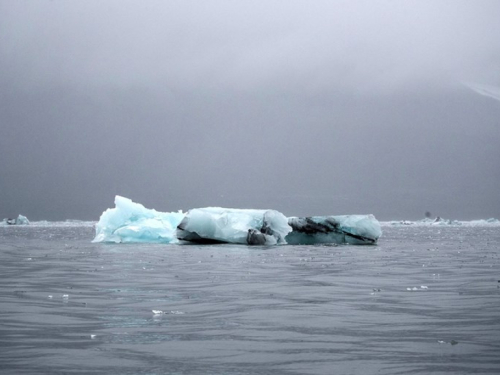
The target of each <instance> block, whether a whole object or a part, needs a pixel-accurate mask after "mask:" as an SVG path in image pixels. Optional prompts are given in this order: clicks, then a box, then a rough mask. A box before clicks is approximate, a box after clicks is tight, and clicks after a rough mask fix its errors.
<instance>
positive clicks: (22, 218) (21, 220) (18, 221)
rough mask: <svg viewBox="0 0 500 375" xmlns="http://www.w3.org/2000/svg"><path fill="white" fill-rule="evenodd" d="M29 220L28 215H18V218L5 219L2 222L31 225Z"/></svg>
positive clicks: (5, 223)
mask: <svg viewBox="0 0 500 375" xmlns="http://www.w3.org/2000/svg"><path fill="white" fill-rule="evenodd" d="M29 223H30V222H29V220H28V218H27V217H26V216H23V215H18V216H17V219H3V220H2V224H4V225H29Z"/></svg>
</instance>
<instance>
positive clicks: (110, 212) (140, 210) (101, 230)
mask: <svg viewBox="0 0 500 375" xmlns="http://www.w3.org/2000/svg"><path fill="white" fill-rule="evenodd" d="M183 218H184V214H183V213H182V212H158V211H156V210H153V209H147V208H145V207H144V206H143V205H142V204H139V203H134V202H132V201H131V200H130V199H128V198H124V197H121V196H119V195H117V196H116V197H115V208H109V209H107V210H106V211H104V212H103V213H102V215H101V217H100V219H99V222H98V223H97V225H96V236H95V238H94V240H93V241H92V242H115V243H126V242H148V243H172V242H177V237H176V235H175V229H176V227H177V225H178V224H179V223H180V222H181V220H182V219H183Z"/></svg>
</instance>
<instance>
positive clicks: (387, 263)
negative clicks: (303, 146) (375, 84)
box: [0, 222, 500, 374]
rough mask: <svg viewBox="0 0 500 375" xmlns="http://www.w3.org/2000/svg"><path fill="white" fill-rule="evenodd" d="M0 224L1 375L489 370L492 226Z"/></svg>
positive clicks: (495, 331) (497, 343)
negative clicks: (128, 234)
mask: <svg viewBox="0 0 500 375" xmlns="http://www.w3.org/2000/svg"><path fill="white" fill-rule="evenodd" d="M93 224H95V223H78V222H74V223H71V222H70V223H44V224H40V225H30V226H9V227H6V226H5V227H0V373H1V374H470V373H481V374H497V373H499V372H500V228H499V227H498V226H491V227H488V226H478V227H467V226H465V227H464V226H462V227H458V226H455V227H454V226H452V227H434V226H427V227H425V226H423V227H418V226H395V227H393V226H385V227H383V230H384V234H383V237H382V238H381V239H380V240H379V243H378V245H377V246H351V245H341V246H327V245H317V246H291V245H285V246H272V247H249V246H243V245H241V246H240V245H236V246H235V245H203V246H199V245H152V244H119V245H110V244H93V243H91V240H92V238H93V236H94V227H93Z"/></svg>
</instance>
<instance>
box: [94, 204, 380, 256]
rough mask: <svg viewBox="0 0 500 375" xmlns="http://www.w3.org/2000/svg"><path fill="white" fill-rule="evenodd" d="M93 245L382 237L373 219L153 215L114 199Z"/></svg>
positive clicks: (228, 211) (264, 213)
mask: <svg viewBox="0 0 500 375" xmlns="http://www.w3.org/2000/svg"><path fill="white" fill-rule="evenodd" d="M95 233H96V234H95V238H94V239H93V241H92V242H112V243H178V242H179V241H181V243H187V242H192V243H233V244H243V245H264V246H267V245H283V244H287V243H289V244H304V245H309V244H318V243H325V244H326V243H335V244H344V243H346V244H355V245H361V244H363V245H364V244H375V243H376V242H377V240H378V238H379V237H380V236H381V235H382V231H381V229H380V224H379V222H378V221H377V219H375V217H374V216H373V215H345V216H312V217H290V218H287V217H286V216H285V215H283V214H282V213H281V212H279V211H276V210H271V209H269V210H257V209H236V208H222V207H205V208H194V209H191V210H189V211H187V212H186V213H182V212H158V211H156V210H154V209H148V208H145V207H144V206H143V205H142V204H139V203H135V202H132V200H130V199H128V198H125V197H121V196H119V195H117V196H116V197H115V207H114V208H109V209H107V210H106V211H104V212H103V213H102V215H101V217H100V218H99V222H98V223H97V224H96V227H95Z"/></svg>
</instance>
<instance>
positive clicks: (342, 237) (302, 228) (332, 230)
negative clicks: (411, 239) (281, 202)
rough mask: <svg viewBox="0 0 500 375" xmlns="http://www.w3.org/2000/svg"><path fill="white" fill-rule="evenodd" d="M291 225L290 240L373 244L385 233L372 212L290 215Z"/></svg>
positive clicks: (301, 242)
mask: <svg viewBox="0 0 500 375" xmlns="http://www.w3.org/2000/svg"><path fill="white" fill-rule="evenodd" d="M288 224H289V225H290V226H291V227H292V229H293V230H292V232H291V233H289V234H288V235H287V236H286V238H285V240H286V242H287V243H289V244H296V245H299V244H300V245H312V244H326V243H336V244H351V245H374V244H376V243H377V240H378V239H379V238H380V236H381V235H382V230H381V228H380V223H379V222H378V220H377V219H376V218H375V216H373V215H342V216H311V217H290V218H289V219H288Z"/></svg>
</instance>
